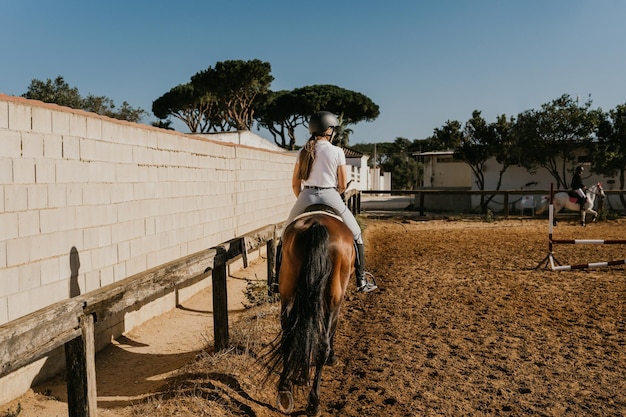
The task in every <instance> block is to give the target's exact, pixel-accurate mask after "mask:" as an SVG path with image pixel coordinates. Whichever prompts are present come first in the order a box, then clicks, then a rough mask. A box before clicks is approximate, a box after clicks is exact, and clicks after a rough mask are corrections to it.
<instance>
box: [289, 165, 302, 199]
mask: <svg viewBox="0 0 626 417" xmlns="http://www.w3.org/2000/svg"><path fill="white" fill-rule="evenodd" d="M299 170H300V162H299V161H296V164H295V165H294V167H293V174H292V176H291V190H292V191H293V193H294V194H295V196H296V198H298V196H299V195H300V191H301V190H302V180H301V179H300V178H298V171H299Z"/></svg>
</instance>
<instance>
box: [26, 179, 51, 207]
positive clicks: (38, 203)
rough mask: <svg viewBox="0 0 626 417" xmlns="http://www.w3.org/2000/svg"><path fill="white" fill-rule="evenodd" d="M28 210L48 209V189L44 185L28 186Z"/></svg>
mask: <svg viewBox="0 0 626 417" xmlns="http://www.w3.org/2000/svg"><path fill="white" fill-rule="evenodd" d="M27 193H28V209H29V210H37V209H45V208H48V187H47V186H46V185H45V184H40V185H29V186H28V191H27Z"/></svg>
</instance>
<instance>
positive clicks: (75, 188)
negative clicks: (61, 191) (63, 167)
mask: <svg viewBox="0 0 626 417" xmlns="http://www.w3.org/2000/svg"><path fill="white" fill-rule="evenodd" d="M65 197H66V199H67V205H68V206H80V205H82V204H83V187H82V185H81V184H67V187H66V189H65Z"/></svg>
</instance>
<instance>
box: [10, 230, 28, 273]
mask: <svg viewBox="0 0 626 417" xmlns="http://www.w3.org/2000/svg"><path fill="white" fill-rule="evenodd" d="M31 243H32V238H31V237H23V238H18V239H11V240H8V241H7V266H8V267H12V266H17V265H21V264H25V263H27V262H29V261H30V258H29V255H30V245H31Z"/></svg>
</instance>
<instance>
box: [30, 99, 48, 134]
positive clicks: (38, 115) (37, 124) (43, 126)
mask: <svg viewBox="0 0 626 417" xmlns="http://www.w3.org/2000/svg"><path fill="white" fill-rule="evenodd" d="M32 117H33V122H32V126H33V132H39V133H47V134H49V133H52V114H51V112H50V110H49V109H47V108H44V107H36V106H35V107H33V108H32Z"/></svg>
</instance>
